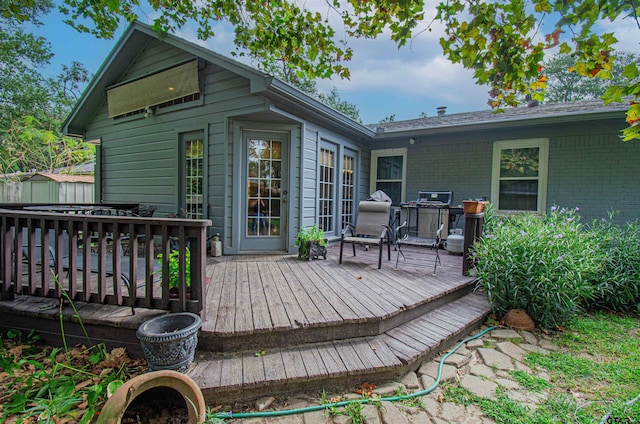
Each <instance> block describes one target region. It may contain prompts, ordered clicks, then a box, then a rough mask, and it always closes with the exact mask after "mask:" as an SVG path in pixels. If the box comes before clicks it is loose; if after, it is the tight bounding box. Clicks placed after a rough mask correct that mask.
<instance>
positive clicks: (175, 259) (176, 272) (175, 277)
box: [156, 247, 191, 289]
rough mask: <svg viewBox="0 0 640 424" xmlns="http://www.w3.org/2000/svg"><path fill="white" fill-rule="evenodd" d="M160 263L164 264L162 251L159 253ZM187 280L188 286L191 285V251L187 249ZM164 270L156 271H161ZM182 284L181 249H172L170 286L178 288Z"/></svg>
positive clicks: (170, 255) (170, 254) (170, 256)
mask: <svg viewBox="0 0 640 424" xmlns="http://www.w3.org/2000/svg"><path fill="white" fill-rule="evenodd" d="M158 263H159V264H162V253H160V254H159V255H158ZM184 266H185V282H186V284H187V287H190V286H191V251H190V250H189V248H188V247H187V248H186V249H185V264H184ZM161 272H162V271H160V270H159V271H156V273H161ZM179 284H180V251H178V250H172V251H171V252H170V253H169V288H170V289H177V288H178V286H179Z"/></svg>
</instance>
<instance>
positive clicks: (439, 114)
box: [436, 106, 447, 116]
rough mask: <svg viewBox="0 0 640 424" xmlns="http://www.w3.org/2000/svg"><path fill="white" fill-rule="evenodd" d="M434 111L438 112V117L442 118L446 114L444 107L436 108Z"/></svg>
mask: <svg viewBox="0 0 640 424" xmlns="http://www.w3.org/2000/svg"><path fill="white" fill-rule="evenodd" d="M436 110H437V111H438V116H444V114H445V113H447V107H446V106H438V107H437V108H436Z"/></svg>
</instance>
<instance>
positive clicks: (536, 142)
mask: <svg viewBox="0 0 640 424" xmlns="http://www.w3.org/2000/svg"><path fill="white" fill-rule="evenodd" d="M529 147H537V148H539V149H540V157H539V160H540V163H539V169H538V204H537V212H538V213H542V212H544V211H545V210H546V208H547V180H548V171H549V139H548V138H532V139H525V140H502V141H496V142H494V143H493V164H492V172H491V203H493V204H494V205H499V202H498V200H499V199H498V197H499V193H500V151H501V150H502V149H522V148H529ZM499 210H503V209H499ZM505 211H506V210H505Z"/></svg>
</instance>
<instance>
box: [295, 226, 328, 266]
mask: <svg viewBox="0 0 640 424" xmlns="http://www.w3.org/2000/svg"><path fill="white" fill-rule="evenodd" d="M327 244H329V241H328V240H327V239H326V238H325V237H324V231H322V229H320V228H318V227H317V226H316V224H313V225H312V226H311V228H309V229H305V228H303V229H301V230H300V231H299V232H298V236H297V237H296V246H298V257H299V258H300V259H306V260H308V261H310V260H311V259H315V258H318V257H320V256H322V257H323V258H324V259H327Z"/></svg>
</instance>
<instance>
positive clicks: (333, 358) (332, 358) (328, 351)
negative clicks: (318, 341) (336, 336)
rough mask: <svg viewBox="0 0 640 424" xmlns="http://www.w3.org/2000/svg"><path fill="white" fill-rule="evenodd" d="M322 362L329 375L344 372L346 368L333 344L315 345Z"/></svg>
mask: <svg viewBox="0 0 640 424" xmlns="http://www.w3.org/2000/svg"><path fill="white" fill-rule="evenodd" d="M317 349H318V353H319V354H320V357H321V358H322V362H323V364H324V366H325V368H326V370H327V373H329V374H330V375H340V374H346V373H347V368H346V366H345V365H344V362H342V359H341V358H340V355H339V354H338V351H337V350H336V347H335V346H333V344H330V343H325V344H322V345H320V346H318V347H317Z"/></svg>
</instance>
